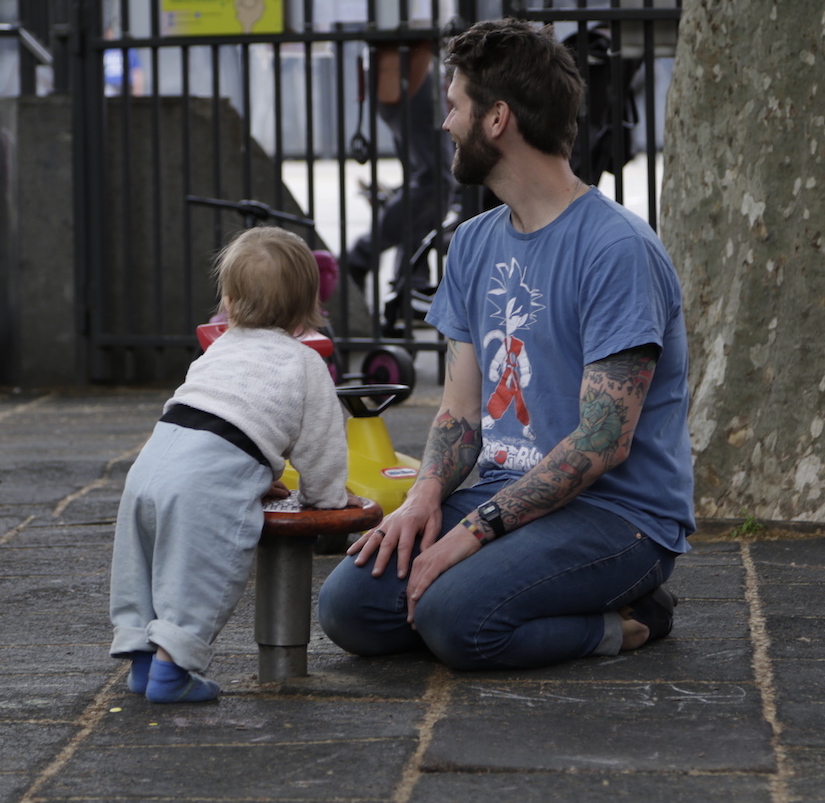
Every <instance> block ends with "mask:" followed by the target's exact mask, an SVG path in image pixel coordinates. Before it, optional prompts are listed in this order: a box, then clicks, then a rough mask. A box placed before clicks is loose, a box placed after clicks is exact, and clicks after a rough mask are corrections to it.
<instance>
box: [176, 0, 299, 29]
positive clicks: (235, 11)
mask: <svg viewBox="0 0 825 803" xmlns="http://www.w3.org/2000/svg"><path fill="white" fill-rule="evenodd" d="M283 30H284V12H283V0H161V21H160V31H161V35H162V36H216V35H218V36H219V35H221V34H256V33H281V32H282V31H283Z"/></svg>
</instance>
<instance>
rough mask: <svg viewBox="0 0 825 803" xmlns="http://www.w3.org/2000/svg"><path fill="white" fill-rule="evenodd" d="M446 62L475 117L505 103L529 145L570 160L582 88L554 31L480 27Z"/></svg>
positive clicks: (509, 22) (519, 24)
mask: <svg viewBox="0 0 825 803" xmlns="http://www.w3.org/2000/svg"><path fill="white" fill-rule="evenodd" d="M444 61H445V63H446V64H447V65H448V66H449V67H452V68H453V69H456V70H458V71H459V72H460V73H461V74H462V75H463V76H464V77H465V78H466V81H467V83H466V87H467V94H468V95H469V97H470V99H471V100H472V101H473V113H474V115H475V116H476V117H481V116H483V115H484V114H485V113H486V112H488V111H489V110H490V108H491V107H492V106H493V104H494V103H495V102H496V101H499V100H503V101H505V102H506V103H507V105H508V106H509V107H510V109H511V110H512V112H513V114H514V115H515V117H516V122H517V124H518V130H519V131H520V132H521V135H522V136H523V137H524V139H525V141H526V142H527V143H528V144H530V145H532V146H533V147H534V148H537V149H538V150H540V151H542V152H544V153H549V154H552V155H554V156H563V157H564V158H566V159H569V158H570V154H571V152H572V149H573V143H574V142H575V139H576V132H577V130H578V125H577V121H576V118H577V116H578V112H579V104H580V103H581V98H582V94H583V92H584V83H583V81H582V79H581V75H580V74H579V71H578V69H577V68H576V63H575V61H574V60H573V56H572V54H571V53H570V51H569V50H568V49H567V47H565V46H564V45H563V44H561V43H560V42H558V40H557V39H556V36H555V34H554V33H553V26H552V25H547V26H545V27H544V28H540V29H538V28H535V27H533V26H532V25H531V24H530V23H528V22H524V21H522V20H516V19H512V18H507V19H501V20H490V21H487V22H478V23H476V24H475V25H473V26H472V27H470V28H468V29H467V30H466V31H464V33H461V34H459V35H458V36H456V37H455V38H454V39H452V40H451V41H450V43H449V44H448V46H447V55H446V58H445V60H444Z"/></svg>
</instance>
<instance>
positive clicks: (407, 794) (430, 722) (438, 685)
mask: <svg viewBox="0 0 825 803" xmlns="http://www.w3.org/2000/svg"><path fill="white" fill-rule="evenodd" d="M451 690H452V678H451V675H450V670H449V669H447V667H446V666H443V665H441V664H438V665H436V667H435V669H434V670H433V673H432V675H430V679H429V681H428V683H427V690H426V691H425V692H424V696H423V697H422V698H421V702H422V703H424V705H425V710H424V718H423V719H422V720H421V724H420V725H419V726H418V747H417V748H416V750H415V752H414V753H413V754H412V756H410V759H409V761H407V763H406V765H405V766H404V771H403V772H402V773H401V781H400V782H399V784H398V786H397V787H396V789H395V794H394V795H393V797H392V803H408V801H409V800H410V799H411V798H412V793H413V790H414V789H415V785H416V783H417V782H418V779H419V778H420V777H421V765H422V763H423V760H424V756H425V755H426V753H427V750H428V748H429V746H430V742H432V738H433V731H434V730H435V726H436V725H437V724H438V722H439V720H441V718H442V717H443V716H444V714H445V713H446V711H447V704H448V703H449V701H450V691H451Z"/></svg>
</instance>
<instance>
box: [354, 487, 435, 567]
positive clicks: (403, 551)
mask: <svg viewBox="0 0 825 803" xmlns="http://www.w3.org/2000/svg"><path fill="white" fill-rule="evenodd" d="M440 531H441V505H440V503H439V502H438V501H436V502H434V503H433V502H425V501H423V500H421V499H417V498H416V497H415V496H413V495H410V496H408V497H407V500H406V501H405V502H404V504H403V505H401V507H399V508H398V510H396V511H394V512H392V513H390V515H389V516H386V517H385V518H384V519H383V520H382V521H381V523H380V524H379V525H378V526H377V527H374V528H373V529H372V530H367V531H366V532H365V533H364V534H363V535H362V536H361V537H360V538H359V539H358V540H357V541H356V542H355V543H354V544H352V546H350V548H349V549H348V550H347V554H348V555H357V556H358V557H356V558H355V565H356V566H363V565H364V564H365V563H366V562H367V561H368V560H369V559H370V557H371V556H372V555H373V554H374V553H375V552H377V553H378V556H377V557H376V559H375V565H374V567H373V569H372V574H373V576H374V577H379V576H380V575H382V574H383V573H384V570H385V569H386V568H387V564H388V563H389V560H390V558H391V557H392V554H393V552H397V553H398V576H399V577H401V578H404V577H406V576H407V572H408V571H409V568H410V560H411V558H412V552H413V548H414V547H415V540H416V538H417V537H418V536H419V535H420V536H421V544H420V548H421V550H422V551H424V550H425V549H427V548H428V547H429V546H431V545H432V544H433V543H434V542H435V539H436V538H437V537H438V533H439V532H440Z"/></svg>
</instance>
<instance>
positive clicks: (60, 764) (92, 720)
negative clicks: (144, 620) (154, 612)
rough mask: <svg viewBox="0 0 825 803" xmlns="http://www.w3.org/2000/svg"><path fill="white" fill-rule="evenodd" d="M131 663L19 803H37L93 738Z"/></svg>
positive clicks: (102, 693) (82, 717)
mask: <svg viewBox="0 0 825 803" xmlns="http://www.w3.org/2000/svg"><path fill="white" fill-rule="evenodd" d="M129 668H130V667H129V662H128V661H123V666H121V667H119V668H118V669H117V671H116V672H115V673H114V674H113V675H112V677H111V678H109V680H108V681H106V684H105V685H104V686H103V688H102V689H101V690H100V691H99V692H98V693H97V694H96V695H95V698H94V700H92V702H91V703H89V705H88V706H87V707H86V710H85V711H84V712H83V713H82V714H81V715H80V717H79V718H78V720H77V724H78V725H79V726H80V728H79V730H78V731H77V733H76V734H75V735H74V736H72V738H71V739H69V741H68V743H67V744H66V745H65V746H64V747H63V749H62V750H61V751H60V752H59V753H58V754H57V755H56V756H55V757H54V758H53V759H52V760H51V761H50V762H49V764H48V766H46V768H45V769H44V770H43V771H42V772H41V773H40V774H39V775H38V776H37V777H36V778H35V779H34V781H33V782H32V784H31V786H29V788H28V789H27V790H26V792H25V794H24V795H23V796H22V797H21V798H20V800H19V801H18V803H36V801H37V800H38V799H39V797H38V795H39V793H40V790H41V789H42V788H43V787H44V786H45V785H46V784H47V783H48V782H49V781H51V780H52V779H53V778H55V777H56V776H57V774H58V773H59V772H60V771H61V770H62V769H63V768H64V767H65V766H66V764H68V763H69V761H70V760H71V759H72V758H73V757H74V754H75V753H76V752H77V750H78V748H79V747H80V746H81V744H83V742H84V741H85V740H86V739H88V738H89V736H91V734H92V733H93V732H94V730H95V728H96V727H97V726H98V725H99V724H100V722H101V720H102V719H103V717H104V716H106V713H107V711H108V710H109V707H110V706H111V702H112V699H113V698H114V697H115V694H114V691H113V690H114V687H115V686H116V685H117V684H119V683H122V682H123V678H124V676H125V675H126V672H127V671H128V670H129Z"/></svg>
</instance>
